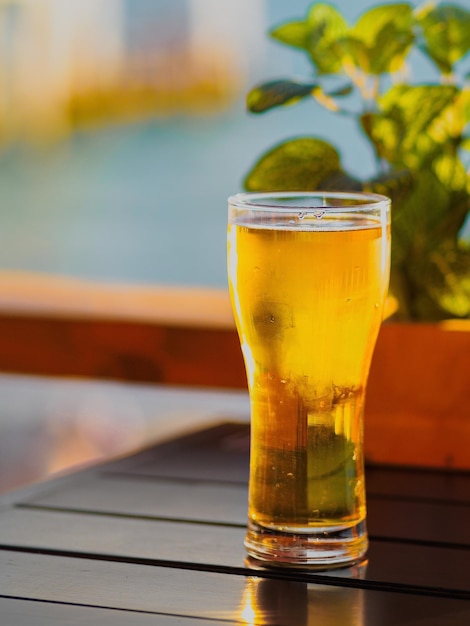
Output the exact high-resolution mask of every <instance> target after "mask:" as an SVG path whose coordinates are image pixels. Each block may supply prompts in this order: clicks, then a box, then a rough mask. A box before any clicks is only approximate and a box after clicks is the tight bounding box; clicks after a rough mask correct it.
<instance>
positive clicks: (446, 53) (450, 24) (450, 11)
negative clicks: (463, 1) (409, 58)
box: [416, 3, 470, 74]
mask: <svg viewBox="0 0 470 626" xmlns="http://www.w3.org/2000/svg"><path fill="white" fill-rule="evenodd" d="M416 21H417V23H418V24H419V25H420V26H421V29H422V34H423V38H424V43H423V44H422V46H421V47H422V49H423V51H424V52H425V53H426V54H427V55H428V56H429V57H430V58H431V59H432V60H433V61H434V63H435V64H436V65H437V66H438V67H439V69H440V70H441V71H442V72H443V73H444V74H451V73H452V71H453V67H454V64H455V63H456V62H457V61H459V60H460V59H462V58H463V57H464V56H465V55H466V54H467V52H468V51H469V50H470V11H467V10H466V9H464V8H463V7H461V6H458V5H456V4H451V3H445V4H442V5H438V6H433V5H426V6H425V7H424V8H423V9H422V10H420V11H418V12H417V13H416Z"/></svg>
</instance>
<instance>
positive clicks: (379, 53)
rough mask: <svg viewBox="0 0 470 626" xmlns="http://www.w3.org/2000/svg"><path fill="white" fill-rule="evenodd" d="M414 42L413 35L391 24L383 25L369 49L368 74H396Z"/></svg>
mask: <svg viewBox="0 0 470 626" xmlns="http://www.w3.org/2000/svg"><path fill="white" fill-rule="evenodd" d="M413 42H414V34H413V32H412V31H411V29H410V30H409V31H404V30H402V29H401V28H397V27H395V25H393V24H389V25H385V26H384V27H383V29H382V30H381V31H379V33H378V35H377V41H376V43H375V45H374V46H373V47H371V48H370V64H369V72H370V73H371V74H374V75H378V74H383V73H385V72H391V73H393V72H398V71H399V70H400V69H401V68H402V67H403V64H404V62H405V60H406V57H407V56H408V53H409V52H410V50H411V47H412V45H413Z"/></svg>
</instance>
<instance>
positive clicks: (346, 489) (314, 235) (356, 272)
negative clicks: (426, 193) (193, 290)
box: [228, 192, 390, 569]
mask: <svg viewBox="0 0 470 626" xmlns="http://www.w3.org/2000/svg"><path fill="white" fill-rule="evenodd" d="M228 221H229V224H228V275H229V288H230V295H231V301H232V306H233V311H234V315H235V321H236V325H237V330H238V335H239V338H240V343H241V348H242V353H243V358H244V362H245V368H246V374H247V381H248V389H249V395H250V407H251V450H250V479H249V503H248V530H247V534H246V539H245V547H246V549H247V552H248V554H249V555H250V556H251V557H252V558H254V559H258V560H259V561H263V562H265V564H270V565H284V566H291V567H296V566H297V567H317V568H323V569H324V568H329V567H342V566H346V565H347V564H350V563H354V562H357V561H359V560H360V559H361V558H362V557H363V556H364V554H365V552H366V549H367V531H366V501H365V481H364V458H363V411H364V399H365V391H366V383H367V377H368V372H369V367H370V362H371V358H372V353H373V350H374V345H375V342H376V338H377V334H378V331H379V327H380V323H381V320H382V311H383V305H384V301H385V297H386V294H387V289H388V280H389V270H390V200H389V199H388V198H386V197H385V196H379V195H376V194H368V193H343V192H308V193H294V192H289V193H282V192H276V193H274V192H273V193H242V194H238V195H235V196H232V197H230V198H229V220H228Z"/></svg>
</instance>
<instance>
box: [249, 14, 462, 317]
mask: <svg viewBox="0 0 470 626" xmlns="http://www.w3.org/2000/svg"><path fill="white" fill-rule="evenodd" d="M270 35H271V37H273V38H274V39H275V40H276V41H278V42H280V43H282V44H285V45H287V46H290V47H292V48H295V49H296V50H299V51H301V52H302V53H303V54H306V55H307V57H308V59H309V61H310V62H311V65H312V68H313V73H312V77H311V79H310V80H308V81H306V82H299V81H297V80H291V79H279V80H273V81H270V82H267V83H264V84H261V85H258V86H256V87H254V88H253V89H252V90H251V91H250V92H249V93H248V96H247V107H248V110H249V111H251V112H252V113H257V114H262V113H265V112H267V111H269V110H271V109H273V108H274V107H279V106H284V105H291V104H294V103H296V102H298V101H300V100H304V99H306V98H311V99H313V100H314V101H315V102H316V103H317V105H320V106H323V107H326V108H327V109H329V110H330V111H331V112H333V113H334V114H336V115H342V116H348V117H349V118H351V120H352V121H353V123H356V124H358V125H359V128H360V129H361V134H362V136H363V138H364V140H365V141H366V142H367V143H368V144H369V145H370V147H371V149H372V151H373V154H374V157H375V163H376V174H375V175H374V177H373V178H372V179H370V180H357V179H356V178H355V177H354V176H352V175H351V174H349V173H348V172H347V171H345V169H344V168H343V166H342V163H341V157H340V152H339V150H338V149H337V148H336V147H335V146H333V145H331V144H330V143H329V142H328V141H326V140H325V139H321V138H318V137H314V136H305V137H296V138H292V139H288V140H286V141H284V142H282V143H281V144H278V145H276V146H274V147H273V148H271V149H270V150H268V151H267V152H266V153H265V154H264V155H263V156H262V157H261V158H260V159H259V160H258V161H257V162H256V164H255V165H254V167H253V168H252V170H251V171H250V172H249V173H248V175H247V176H246V179H245V188H246V189H247V190H250V191H268V190H269V191H274V190H280V191H287V190H295V191H302V190H316V189H347V190H352V189H363V190H367V191H373V192H376V193H382V194H385V195H388V196H390V197H391V198H392V202H393V211H392V215H393V218H392V276H391V291H392V293H393V295H394V296H395V297H396V298H397V300H398V302H399V313H398V316H399V317H400V318H401V319H411V320H438V319H444V318H449V317H458V318H467V317H470V245H469V242H468V241H465V240H464V239H463V237H462V229H463V227H464V224H465V220H466V219H467V217H468V216H469V213H470V173H469V161H470V159H469V156H470V154H469V152H468V151H469V150H470V133H469V121H470V86H469V84H468V81H469V79H470V72H467V73H466V72H465V69H464V64H465V59H468V53H469V50H470V11H468V10H466V9H464V8H463V7H461V6H459V5H457V4H451V3H429V2H428V3H425V4H424V5H422V6H421V7H418V8H414V7H413V6H412V5H411V4H410V3H406V2H404V3H398V4H383V5H378V6H376V7H374V8H372V9H370V10H369V11H367V12H366V13H364V14H363V15H362V16H361V17H360V18H359V19H358V21H357V22H356V23H355V24H354V25H350V24H348V22H347V21H346V19H345V18H344V17H343V16H342V14H341V13H340V12H339V11H338V10H337V9H336V8H335V7H334V6H333V5H331V4H326V3H314V4H312V5H311V6H310V8H309V9H308V12H307V15H306V17H305V18H304V19H301V20H295V21H291V22H288V23H285V24H283V25H281V26H278V27H276V28H274V29H273V30H272V31H271V32H270ZM412 51H419V52H420V53H421V54H423V55H425V56H426V57H427V58H428V59H429V60H430V61H431V63H432V65H433V66H434V67H435V69H436V81H435V82H430V83H427V84H416V83H413V80H412V76H411V73H412V72H411V70H410V67H409V63H408V61H409V56H410V53H411V52H412ZM313 110H315V109H313Z"/></svg>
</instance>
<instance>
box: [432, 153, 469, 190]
mask: <svg viewBox="0 0 470 626" xmlns="http://www.w3.org/2000/svg"><path fill="white" fill-rule="evenodd" d="M432 169H433V171H434V174H435V175H436V177H437V178H438V180H440V181H441V183H442V184H443V185H444V186H445V187H446V188H447V189H450V190H452V191H465V190H466V188H467V185H468V175H467V172H466V171H465V167H464V165H463V163H462V161H461V160H460V159H459V158H458V156H457V154H456V153H454V154H447V153H442V154H440V155H438V156H437V157H436V159H434V161H433V163H432Z"/></svg>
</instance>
